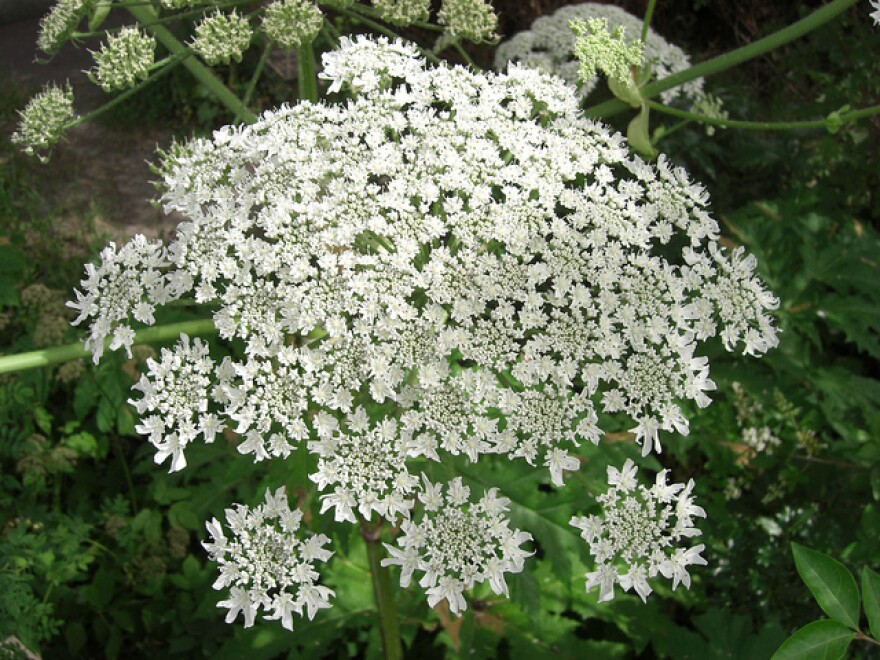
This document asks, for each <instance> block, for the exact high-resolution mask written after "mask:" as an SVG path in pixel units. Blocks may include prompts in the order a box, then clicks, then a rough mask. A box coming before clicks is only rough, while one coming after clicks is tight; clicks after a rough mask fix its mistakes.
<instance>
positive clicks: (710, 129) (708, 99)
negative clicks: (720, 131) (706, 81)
mask: <svg viewBox="0 0 880 660" xmlns="http://www.w3.org/2000/svg"><path fill="white" fill-rule="evenodd" d="M691 112H693V113H696V114H698V115H703V116H704V117H708V118H709V119H721V120H725V119H728V118H729V117H730V113H729V112H727V110H725V109H724V107H723V102H722V100H721V99H720V98H718V97H717V96H713V95H712V94H704V93H702V92H700V93H699V94H696V95H695V96H694V98H693V101H692V102H691ZM716 128H717V127H716V126H714V125H712V124H706V135H715V129H716ZM721 128H726V127H725V126H722V127H721Z"/></svg>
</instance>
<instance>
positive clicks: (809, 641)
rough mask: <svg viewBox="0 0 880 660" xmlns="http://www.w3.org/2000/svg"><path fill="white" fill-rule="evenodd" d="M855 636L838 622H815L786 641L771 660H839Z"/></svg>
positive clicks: (823, 620)
mask: <svg viewBox="0 0 880 660" xmlns="http://www.w3.org/2000/svg"><path fill="white" fill-rule="evenodd" d="M854 636H855V633H854V632H853V631H852V630H850V629H849V628H847V627H846V626H844V625H843V624H842V623H838V622H837V621H829V620H828V619H821V620H820V621H813V623H808V624H807V625H805V626H804V627H803V628H801V629H800V630H798V631H797V632H796V633H795V634H794V635H792V636H791V637H789V638H788V639H787V640H785V641H784V642H783V643H782V646H780V647H779V648H778V649H776V653H774V654H773V657H772V658H771V660H838V658H842V657H843V654H844V653H846V649H847V647H849V643H850V642H851V641H852V638H853V637H854Z"/></svg>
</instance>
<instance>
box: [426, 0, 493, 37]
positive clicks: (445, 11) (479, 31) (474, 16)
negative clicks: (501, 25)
mask: <svg viewBox="0 0 880 660" xmlns="http://www.w3.org/2000/svg"><path fill="white" fill-rule="evenodd" d="M437 22H438V23H440V25H443V26H445V27H446V33H447V34H448V35H449V37H451V38H453V39H468V40H469V41H473V42H475V43H479V42H481V41H492V40H494V39H496V38H497V37H498V35H497V34H496V30H497V29H498V17H497V16H496V15H495V11H494V10H493V9H492V5H491V4H489V3H488V2H485V1H484V0H443V5H442V6H441V7H440V11H439V12H438V13H437Z"/></svg>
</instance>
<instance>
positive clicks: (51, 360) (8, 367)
mask: <svg viewBox="0 0 880 660" xmlns="http://www.w3.org/2000/svg"><path fill="white" fill-rule="evenodd" d="M216 332H217V328H215V327H214V322H213V321H211V320H210V319H203V320H199V321H184V322H182V323H169V324H168V325H157V326H154V327H152V328H144V329H143V330H139V331H138V332H136V333H135V335H134V343H135V344H149V343H152V342H157V341H165V340H168V339H174V338H176V337H178V336H180V334H181V333H184V334H187V335H212V334H215V333H216ZM109 344H110V340H109V339H108V340H107V341H106V342H105V347H107V346H109ZM90 355H91V352H90V351H87V350H86V349H85V348H83V345H82V344H81V343H76V344H68V345H67V346H58V347H56V348H45V349H43V350H41V351H31V352H29V353H18V354H17V355H3V356H0V374H7V373H11V372H14V371H25V370H27V369H38V368H40V367H51V366H53V365H56V364H61V363H62V362H70V361H71V360H78V359H79V358H84V357H88V356H90Z"/></svg>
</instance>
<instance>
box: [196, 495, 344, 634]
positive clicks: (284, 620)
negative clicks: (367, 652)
mask: <svg viewBox="0 0 880 660" xmlns="http://www.w3.org/2000/svg"><path fill="white" fill-rule="evenodd" d="M301 521H302V512H301V511H300V510H299V509H294V510H292V511H291V510H290V508H289V506H288V503H287V495H286V494H285V490H284V487H281V488H279V489H278V490H276V491H275V493H274V494H273V493H271V492H270V491H269V490H267V491H266V501H265V502H264V503H263V504H260V505H258V506H256V507H254V508H253V509H251V508H250V507H247V506H245V505H243V504H236V505H235V508H234V509H226V525H227V527H228V528H229V531H230V533H231V537H230V538H227V537H226V534H225V533H224V529H223V526H222V525H221V524H220V522H219V521H218V520H217V519H216V518H214V519H213V520H212V521H211V522H210V523H208V524H207V528H208V532H209V533H210V535H211V540H210V541H208V542H202V545H203V546H204V547H205V550H207V551H208V554H209V555H210V557H211V560H212V561H215V562H217V563H218V564H219V565H220V577H218V578H217V580H216V581H215V582H214V589H224V588H226V587H230V586H231V587H232V588H231V589H230V594H229V595H230V598H229V599H228V600H223V601H220V602H219V603H217V607H225V608H228V609H229V612H228V613H227V614H226V623H232V622H233V621H234V620H235V619H236V617H238V615H239V613H241V614H243V615H244V627H245V628H249V627H250V626H252V625H253V624H254V620H255V618H256V616H257V614H258V613H259V611H260V610H263V611H264V615H263V616H264V617H265V618H266V619H268V620H270V621H271V620H279V619H280V620H281V625H282V626H284V627H285V628H286V629H287V630H293V614H296V615H297V616H303V611H305V615H306V616H308V617H309V619H313V618H314V617H315V614H317V612H318V610H320V609H323V608H328V607H330V606H331V605H330V600H329V599H330V598H332V597H333V596H335V593H334V592H333V590H332V589H329V588H327V587H325V586H322V585H320V584H317V581H318V578H319V575H318V572H317V570H316V569H315V564H316V563H317V562H326V561H327V560H328V559H329V558H330V557H331V556H332V555H333V551H332V550H326V549H325V548H324V546H325V545H327V544H328V543H329V542H330V539H329V538H328V537H327V536H324V535H323V534H315V535H311V536H309V535H307V534H302V533H297V532H299V529H300V522H301Z"/></svg>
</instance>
